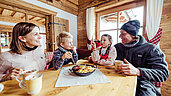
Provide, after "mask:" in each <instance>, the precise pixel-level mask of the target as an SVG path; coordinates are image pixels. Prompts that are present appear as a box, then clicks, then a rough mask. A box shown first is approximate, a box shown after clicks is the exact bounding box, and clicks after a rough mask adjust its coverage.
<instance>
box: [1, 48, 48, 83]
mask: <svg viewBox="0 0 171 96" xmlns="http://www.w3.org/2000/svg"><path fill="white" fill-rule="evenodd" d="M45 66H46V59H45V56H44V52H43V50H42V48H40V47H37V48H36V49H35V50H32V51H25V52H24V53H23V54H22V55H21V54H16V53H13V52H12V51H8V52H3V53H1V54H0V80H1V79H2V77H3V76H4V75H6V74H4V72H5V71H6V70H8V69H11V68H19V69H24V70H33V69H36V70H37V71H42V70H44V69H45Z"/></svg>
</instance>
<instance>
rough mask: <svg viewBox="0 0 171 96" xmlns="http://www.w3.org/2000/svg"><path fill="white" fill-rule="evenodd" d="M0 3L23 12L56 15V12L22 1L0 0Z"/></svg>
mask: <svg viewBox="0 0 171 96" xmlns="http://www.w3.org/2000/svg"><path fill="white" fill-rule="evenodd" d="M0 3H1V4H6V5H10V6H14V7H17V8H21V9H24V10H28V11H32V12H35V13H39V14H43V15H51V14H53V15H56V14H57V12H54V11H51V10H48V9H45V8H42V7H39V6H36V5H33V4H30V3H27V2H24V1H22V0H0Z"/></svg>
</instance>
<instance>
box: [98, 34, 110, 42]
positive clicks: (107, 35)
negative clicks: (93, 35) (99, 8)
mask: <svg viewBox="0 0 171 96" xmlns="http://www.w3.org/2000/svg"><path fill="white" fill-rule="evenodd" d="M102 36H106V37H108V39H109V41H110V42H111V44H112V42H113V39H112V36H111V35H109V34H103V35H102ZM102 36H101V37H102Z"/></svg>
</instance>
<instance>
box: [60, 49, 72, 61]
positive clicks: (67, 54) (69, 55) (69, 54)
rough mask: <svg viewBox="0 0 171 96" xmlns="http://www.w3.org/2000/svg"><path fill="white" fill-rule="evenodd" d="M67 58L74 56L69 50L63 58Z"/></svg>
mask: <svg viewBox="0 0 171 96" xmlns="http://www.w3.org/2000/svg"><path fill="white" fill-rule="evenodd" d="M65 58H67V59H70V58H72V53H71V52H69V51H67V52H65V54H64V55H63V56H62V59H63V60H64V59H65Z"/></svg>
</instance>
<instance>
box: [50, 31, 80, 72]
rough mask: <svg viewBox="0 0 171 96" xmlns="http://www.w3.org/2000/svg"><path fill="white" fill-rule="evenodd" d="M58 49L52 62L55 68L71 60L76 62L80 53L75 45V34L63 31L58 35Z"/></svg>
mask: <svg viewBox="0 0 171 96" xmlns="http://www.w3.org/2000/svg"><path fill="white" fill-rule="evenodd" d="M56 42H57V46H58V49H56V50H55V51H54V53H53V59H52V64H53V68H54V69H56V70H57V69H59V68H60V67H62V65H66V64H68V63H69V62H73V63H76V62H77V60H78V55H77V53H76V47H75V46H73V36H72V35H71V34H70V33H69V32H62V33H60V34H59V35H58V36H57V37H56Z"/></svg>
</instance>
